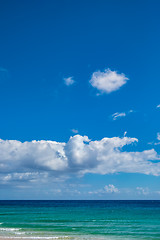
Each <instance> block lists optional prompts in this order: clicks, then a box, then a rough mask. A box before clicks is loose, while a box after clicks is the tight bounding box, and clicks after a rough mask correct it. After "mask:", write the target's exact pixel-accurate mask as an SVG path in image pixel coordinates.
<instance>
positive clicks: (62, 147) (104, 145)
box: [0, 135, 160, 188]
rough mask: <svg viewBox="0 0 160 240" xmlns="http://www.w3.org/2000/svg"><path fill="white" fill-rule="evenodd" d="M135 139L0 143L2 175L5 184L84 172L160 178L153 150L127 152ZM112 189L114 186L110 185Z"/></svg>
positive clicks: (80, 137) (79, 137)
mask: <svg viewBox="0 0 160 240" xmlns="http://www.w3.org/2000/svg"><path fill="white" fill-rule="evenodd" d="M135 142H138V140H137V139H136V138H129V137H123V138H119V137H113V138H103V139H101V140H99V141H92V140H90V139H89V138H88V136H81V135H75V136H73V137H70V139H69V141H68V142H66V143H64V142H56V141H43V140H41V141H31V142H20V141H17V140H0V153H1V154H0V174H1V177H2V180H3V181H4V182H8V181H11V180H24V181H35V179H37V178H42V175H43V178H44V179H47V178H48V176H51V177H54V178H58V177H63V176H64V178H65V177H68V176H71V175H72V174H75V175H76V176H78V175H79V176H83V175H84V174H85V173H98V174H110V173H117V172H126V173H143V174H152V175H157V176H158V175H160V163H159V161H157V162H156V161H151V160H160V158H159V156H158V155H157V153H156V151H155V150H154V149H151V150H145V151H142V152H131V151H124V150H123V147H124V146H126V145H131V144H134V143H135ZM108 187H110V188H111V185H110V186H108Z"/></svg>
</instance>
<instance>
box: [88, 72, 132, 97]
mask: <svg viewBox="0 0 160 240" xmlns="http://www.w3.org/2000/svg"><path fill="white" fill-rule="evenodd" d="M128 80H129V79H128V78H127V77H126V76H125V74H124V73H117V72H116V71H111V70H110V69H109V68H108V69H105V70H104V72H101V71H97V72H94V73H93V74H92V77H91V80H90V81H89V82H90V84H91V85H92V87H94V88H97V89H98V90H99V91H100V92H101V93H111V92H113V91H117V90H119V89H120V88H121V87H122V86H123V85H124V84H126V82H127V81H128Z"/></svg>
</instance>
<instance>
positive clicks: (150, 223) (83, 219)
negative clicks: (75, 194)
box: [0, 201, 160, 240]
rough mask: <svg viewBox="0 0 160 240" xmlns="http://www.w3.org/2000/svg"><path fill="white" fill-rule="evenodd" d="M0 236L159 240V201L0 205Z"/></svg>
mask: <svg viewBox="0 0 160 240" xmlns="http://www.w3.org/2000/svg"><path fill="white" fill-rule="evenodd" d="M0 236H4V237H7V238H8V237H12V238H20V239H21V238H22V239H23V238H24V239H73V240H82V239H85V240H86V239H87V240H91V239H92V240H94V239H99V240H103V239H106V240H107V239H110V240H116V239H126V240H127V239H131V240H132V239H148V240H153V239H160V201H0Z"/></svg>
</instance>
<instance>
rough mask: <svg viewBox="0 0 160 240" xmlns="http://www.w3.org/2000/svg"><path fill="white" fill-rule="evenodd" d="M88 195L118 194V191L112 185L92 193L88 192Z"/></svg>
mask: <svg viewBox="0 0 160 240" xmlns="http://www.w3.org/2000/svg"><path fill="white" fill-rule="evenodd" d="M88 193H89V194H96V195H102V194H103V195H104V194H106V193H120V191H119V189H118V188H116V187H115V186H114V185H113V184H108V185H106V186H105V187H104V188H100V189H97V190H94V191H89V192H88Z"/></svg>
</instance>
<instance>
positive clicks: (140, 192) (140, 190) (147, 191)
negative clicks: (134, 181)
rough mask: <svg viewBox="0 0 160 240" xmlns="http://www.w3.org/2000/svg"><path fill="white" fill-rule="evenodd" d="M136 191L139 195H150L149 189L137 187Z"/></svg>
mask: <svg viewBox="0 0 160 240" xmlns="http://www.w3.org/2000/svg"><path fill="white" fill-rule="evenodd" d="M136 189H137V191H138V194H140V195H148V194H149V189H148V188H144V187H137V188H136Z"/></svg>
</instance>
